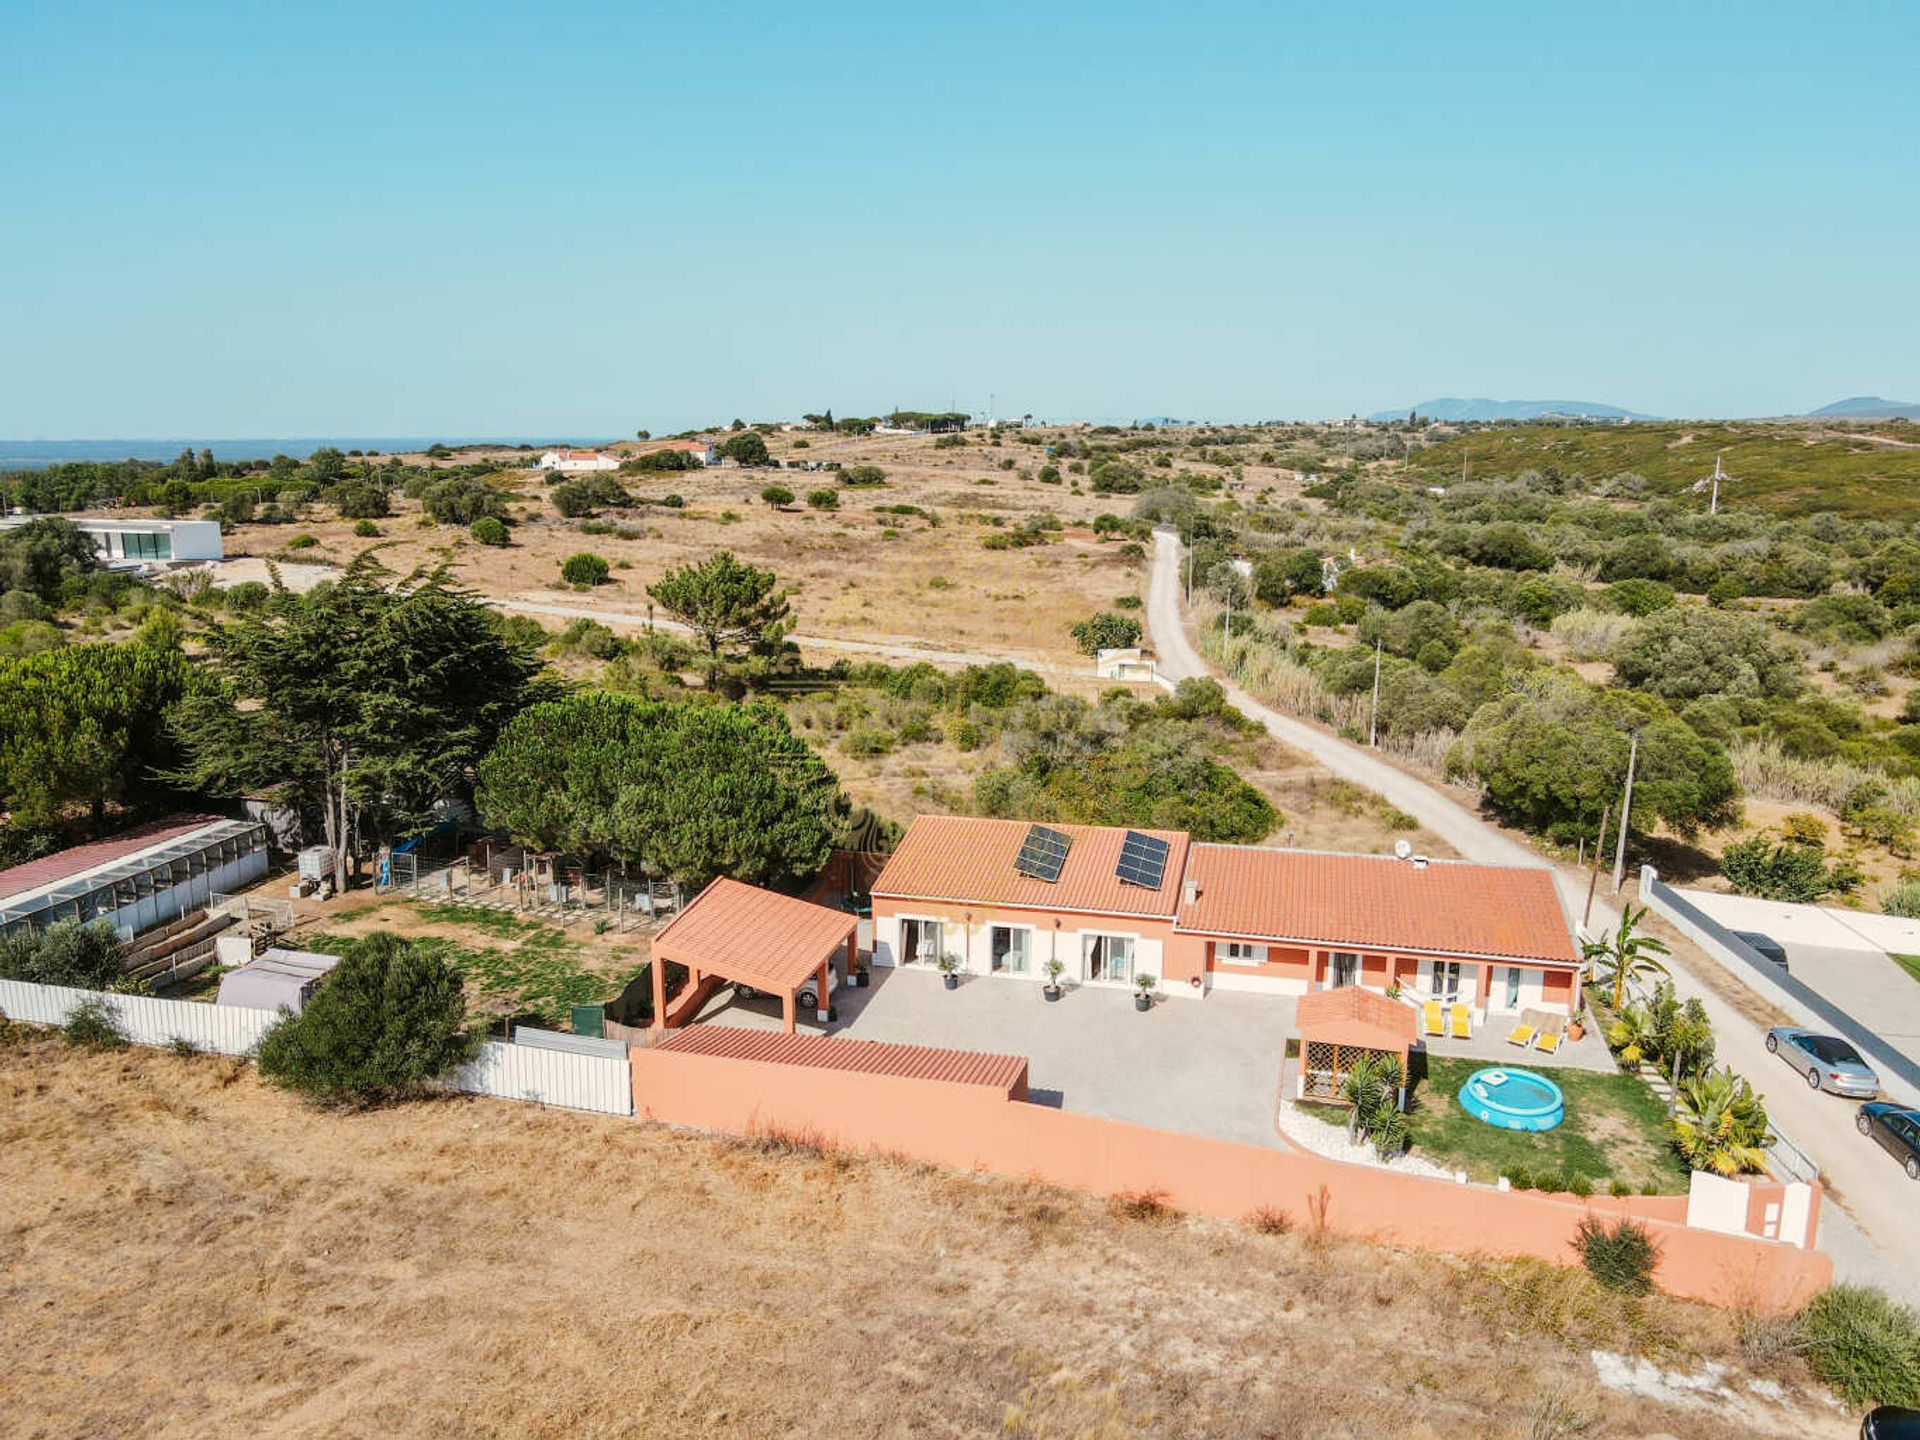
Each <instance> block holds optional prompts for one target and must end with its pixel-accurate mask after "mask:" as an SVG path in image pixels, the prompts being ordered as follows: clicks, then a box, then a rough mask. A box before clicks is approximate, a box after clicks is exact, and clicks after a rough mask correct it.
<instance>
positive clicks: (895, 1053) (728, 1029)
mask: <svg viewBox="0 0 1920 1440" xmlns="http://www.w3.org/2000/svg"><path fill="white" fill-rule="evenodd" d="M654 1049H656V1050H663V1051H669V1052H672V1053H675V1054H681V1055H716V1056H722V1057H724V1058H726V1059H730V1060H756V1061H759V1062H761V1063H762V1064H767V1065H799V1066H804V1067H806V1068H808V1069H812V1070H848V1071H854V1072H857V1073H859V1074H862V1075H891V1076H895V1077H898V1078H900V1079H906V1080H941V1081H945V1082H946V1083H948V1084H952V1085H985V1086H990V1087H992V1088H993V1089H995V1090H1011V1089H1012V1088H1013V1087H1014V1086H1015V1085H1017V1084H1019V1082H1020V1081H1021V1080H1022V1079H1024V1078H1025V1076H1026V1073H1027V1062H1026V1057H1024V1056H1021V1055H994V1054H989V1053H987V1052H984V1051H979V1050H937V1049H933V1048H931V1047H929V1046H925V1045H897V1044H894V1043H892V1042H890V1041H883V1040H847V1039H842V1038H840V1037H838V1036H829V1035H787V1034H783V1033H781V1032H779V1031H775V1030H749V1029H746V1028H744V1027H742V1026H736V1025H694V1026H690V1027H688V1028H687V1029H685V1030H676V1031H675V1032H674V1033H673V1034H672V1035H670V1036H669V1037H668V1038H667V1039H665V1040H662V1041H661V1042H660V1043H659V1044H658V1045H656V1046H655V1047H654Z"/></svg>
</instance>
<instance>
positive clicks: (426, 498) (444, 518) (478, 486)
mask: <svg viewBox="0 0 1920 1440" xmlns="http://www.w3.org/2000/svg"><path fill="white" fill-rule="evenodd" d="M420 504H421V507H422V508H423V509H424V510H425V511H426V512H427V514H428V515H430V516H432V517H433V518H434V519H435V520H437V521H439V522H440V523H441V524H442V525H471V524H472V523H473V522H474V521H476V520H478V519H479V518H480V517H481V516H482V515H491V516H493V517H494V518H495V519H496V520H504V519H505V518H506V515H507V497H506V496H504V495H502V494H501V493H500V492H499V491H498V490H495V489H494V488H493V487H492V486H490V485H488V484H487V483H486V481H484V480H480V479H477V478H475V477H472V476H456V477H454V478H452V479H448V480H439V481H435V482H433V483H432V484H429V485H427V486H426V487H425V488H424V489H423V490H422V491H421V492H420Z"/></svg>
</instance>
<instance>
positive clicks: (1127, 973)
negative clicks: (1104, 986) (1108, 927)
mask: <svg viewBox="0 0 1920 1440" xmlns="http://www.w3.org/2000/svg"><path fill="white" fill-rule="evenodd" d="M1081 946H1082V954H1083V955H1084V957H1085V960H1086V976H1087V979H1089V980H1117V981H1119V982H1120V983H1121V984H1125V983H1127V982H1128V981H1130V980H1132V979H1133V936H1131V935H1088V936H1086V937H1084V938H1083V939H1082V941H1081Z"/></svg>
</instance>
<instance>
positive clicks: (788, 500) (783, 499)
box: [760, 485, 793, 510]
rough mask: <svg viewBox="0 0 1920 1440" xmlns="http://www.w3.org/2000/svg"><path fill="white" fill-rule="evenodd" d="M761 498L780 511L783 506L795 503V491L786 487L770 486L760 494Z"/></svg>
mask: <svg viewBox="0 0 1920 1440" xmlns="http://www.w3.org/2000/svg"><path fill="white" fill-rule="evenodd" d="M760 498H761V499H762V500H764V501H766V502H767V504H768V505H770V506H772V507H773V508H774V509H775V510H778V509H779V508H780V507H781V506H782V505H791V504H792V503H793V491H791V490H789V489H788V488H787V487H786V486H784V485H769V486H767V487H766V489H764V490H762V491H761V492H760Z"/></svg>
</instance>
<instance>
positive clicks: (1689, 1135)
mask: <svg viewBox="0 0 1920 1440" xmlns="http://www.w3.org/2000/svg"><path fill="white" fill-rule="evenodd" d="M1677 1098H1678V1100H1679V1102H1680V1113H1679V1114H1677V1115H1675V1116H1674V1117H1673V1145H1674V1148H1675V1149H1676V1150H1678V1151H1679V1152H1680V1154H1681V1157H1682V1158H1683V1159H1685V1161H1686V1162H1687V1165H1688V1166H1689V1167H1690V1168H1691V1169H1694V1170H1710V1171H1712V1172H1713V1173H1714V1174H1715V1175H1739V1174H1741V1173H1742V1172H1745V1171H1754V1170H1763V1169H1765V1168H1766V1163H1767V1148H1766V1147H1767V1129H1768V1127H1767V1109H1766V1106H1765V1105H1763V1104H1761V1102H1760V1097H1759V1096H1758V1095H1756V1094H1754V1093H1753V1087H1752V1086H1751V1085H1749V1084H1748V1083H1747V1082H1746V1081H1745V1080H1744V1079H1742V1078H1741V1077H1740V1076H1738V1075H1736V1074H1734V1073H1733V1071H1732V1070H1730V1069H1728V1068H1727V1067H1726V1066H1724V1065H1722V1066H1721V1067H1720V1068H1719V1069H1717V1070H1709V1071H1708V1072H1707V1073H1706V1074H1704V1075H1698V1076H1695V1077H1694V1078H1693V1079H1691V1080H1688V1081H1686V1082H1684V1083H1683V1084H1682V1085H1681V1086H1680V1089H1679V1092H1678V1095H1677Z"/></svg>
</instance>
